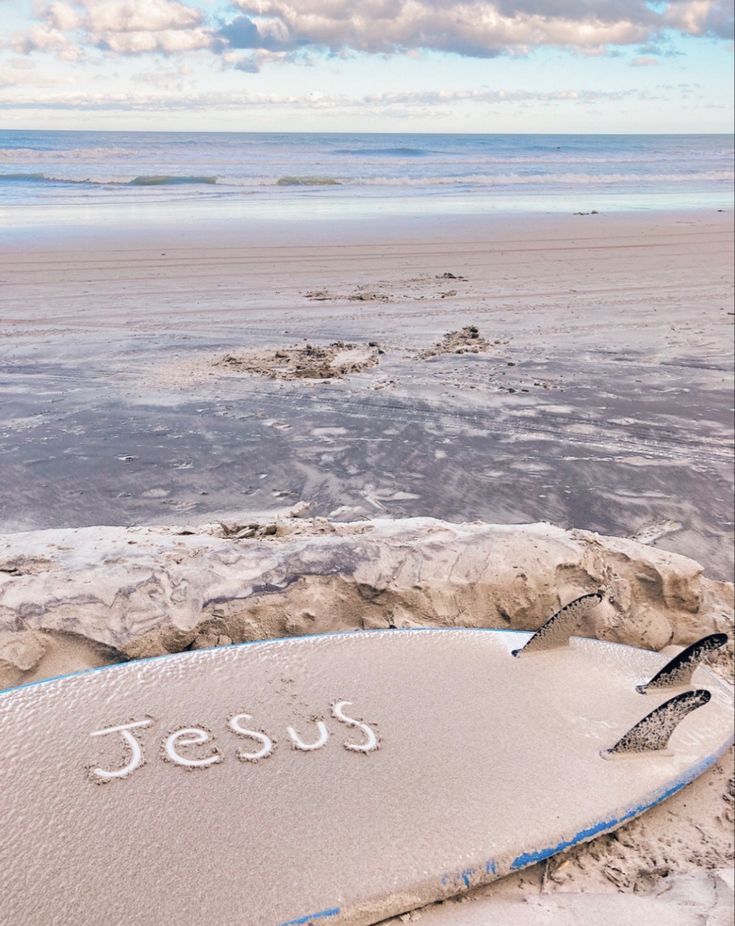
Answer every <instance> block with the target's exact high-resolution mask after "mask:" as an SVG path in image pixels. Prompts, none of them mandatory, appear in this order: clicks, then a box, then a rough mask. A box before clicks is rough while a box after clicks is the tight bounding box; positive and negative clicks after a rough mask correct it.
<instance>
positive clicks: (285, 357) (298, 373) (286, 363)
mask: <svg viewBox="0 0 735 926" xmlns="http://www.w3.org/2000/svg"><path fill="white" fill-rule="evenodd" d="M377 363H378V350H377V348H375V347H371V346H368V347H362V346H359V345H357V344H346V343H345V342H344V341H335V342H334V343H333V344H327V345H326V346H315V345H313V344H305V345H304V346H303V347H283V348H278V349H276V350H249V351H242V352H241V353H238V354H226V355H225V356H224V357H221V358H219V359H218V360H215V361H214V366H215V367H217V368H218V369H219V370H226V371H228V372H233V373H255V374H257V375H258V376H266V377H268V378H269V379H286V380H293V379H343V378H344V377H345V376H348V375H349V374H350V373H360V372H362V371H363V370H366V369H368V367H372V366H375V365H376V364H377Z"/></svg>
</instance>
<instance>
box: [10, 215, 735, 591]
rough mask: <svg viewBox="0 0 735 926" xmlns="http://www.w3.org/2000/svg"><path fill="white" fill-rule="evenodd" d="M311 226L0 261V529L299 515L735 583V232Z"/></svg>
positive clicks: (148, 236)
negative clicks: (562, 551)
mask: <svg viewBox="0 0 735 926" xmlns="http://www.w3.org/2000/svg"><path fill="white" fill-rule="evenodd" d="M312 231H313V234H312V235H311V236H310V237H308V238H307V237H306V236H305V233H304V232H303V230H302V231H298V229H296V228H291V229H286V230H284V229H283V228H281V227H280V226H279V227H278V229H275V228H274V231H273V232H272V233H269V232H268V230H267V229H263V228H260V229H259V231H258V232H257V234H256V232H255V231H253V232H252V234H251V235H250V237H248V236H247V234H246V229H245V227H244V226H237V227H236V228H234V229H233V228H225V227H223V228H222V229H221V230H220V231H219V232H217V231H216V230H212V231H211V233H208V234H206V235H205V234H204V233H203V232H202V231H201V230H198V229H196V228H182V229H181V231H180V232H179V233H177V234H176V235H175V236H172V237H169V238H167V237H165V236H164V237H163V238H162V237H161V235H160V234H158V233H157V234H158V237H156V236H155V235H154V234H153V232H150V233H146V232H145V231H144V230H142V231H141V232H140V233H139V234H138V235H137V236H136V237H128V236H126V233H125V232H124V231H123V230H119V231H117V232H116V233H115V235H114V237H113V235H112V233H111V232H110V233H105V231H104V230H100V235H99V236H98V238H97V239H96V240H94V241H89V240H88V241H85V242H84V243H83V245H79V246H77V244H76V243H75V239H74V234H73V230H70V233H69V235H68V236H67V237H66V238H65V239H64V241H63V242H57V244H56V246H55V247H52V246H51V245H50V244H49V243H48V242H46V243H45V244H43V246H41V245H34V243H33V242H26V243H25V246H24V249H23V252H22V253H16V252H14V251H13V250H12V249H11V248H7V249H5V251H4V252H3V253H0V284H1V286H0V369H1V370H2V376H0V403H2V405H3V416H2V417H3V421H2V426H1V427H0V454H2V456H3V477H4V478H3V480H2V482H1V483H0V532H2V531H15V530H34V529H38V528H48V527H83V526H93V525H97V524H110V525H125V526H127V525H130V524H155V523H161V524H165V523H168V524H170V523H172V522H176V521H179V520H181V519H182V518H185V519H186V520H193V519H198V520H207V519H211V518H212V516H213V515H219V516H222V517H226V516H227V515H228V514H229V513H231V512H238V513H239V512H243V511H252V510H256V511H262V510H266V509H268V508H270V507H273V505H274V503H276V504H290V503H294V502H296V501H302V502H304V503H305V504H308V505H310V506H311V507H310V512H311V514H313V515H317V516H322V517H330V518H332V519H337V520H342V521H351V520H361V519H364V518H372V517H393V518H402V517H414V516H432V517H437V518H441V519H445V520H450V521H457V522H459V521H468V520H475V519H479V520H482V521H486V522H488V523H532V522H536V521H550V522H552V523H554V524H559V525H560V526H562V527H568V528H570V527H576V528H583V529H587V530H593V531H597V532H599V533H604V534H608V535H613V536H618V537H635V538H636V539H638V540H641V541H643V542H646V543H650V544H652V545H654V546H657V547H659V548H662V549H669V550H672V551H674V552H678V553H683V554H684V555H687V556H690V557H692V558H693V559H696V560H697V561H698V562H701V563H703V564H704V566H705V569H706V572H707V574H708V575H711V576H714V577H718V578H725V579H730V578H731V575H732V571H731V570H732V544H731V540H730V534H731V530H732V523H731V509H732V488H733V473H732V465H731V459H730V446H731V442H732V430H733V429H732V413H731V408H732V376H731V365H732V348H733V338H732V332H733V314H732V309H733V307H732V274H733V268H732V232H733V219H732V214H724V213H723V214H718V213H712V214H705V213H701V214H700V213H689V214H664V213H662V214H649V215H589V216H571V215H570V216H545V215H538V216H533V217H530V216H529V217H518V216H516V217H503V216H494V217H487V218H486V219H481V217H474V218H473V217H462V218H461V220H460V219H456V220H453V219H452V218H451V217H450V218H448V219H447V220H446V221H442V222H431V221H420V222H419V221H414V222H411V221H409V220H405V221H398V220H396V221H395V222H391V223H387V222H384V221H383V222H380V223H373V224H371V223H363V224H360V225H350V226H339V225H332V224H331V223H325V224H324V225H323V226H319V230H318V232H317V230H316V229H313V230H312ZM169 234H171V233H169ZM475 333H476V335H477V336H476V337H475V336H474V334H475ZM340 342H341V343H342V344H343V345H345V347H343V348H338V347H336V346H335V345H338V344H339V343H340ZM347 345H350V346H349V347H347ZM309 348H310V350H309ZM340 354H341V356H340ZM228 357H229V358H233V359H232V360H231V361H227V362H223V360H224V358H228Z"/></svg>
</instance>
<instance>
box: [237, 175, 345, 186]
mask: <svg viewBox="0 0 735 926" xmlns="http://www.w3.org/2000/svg"><path fill="white" fill-rule="evenodd" d="M223 182H225V183H226V182H227V181H223ZM342 183H343V181H342V180H337V179H336V178H335V177H279V178H278V180H276V186H340V185H341V184H342Z"/></svg>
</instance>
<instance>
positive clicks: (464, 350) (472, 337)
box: [419, 325, 490, 360]
mask: <svg viewBox="0 0 735 926" xmlns="http://www.w3.org/2000/svg"><path fill="white" fill-rule="evenodd" d="M489 347H490V342H489V341H487V340H486V339H485V338H483V337H481V336H480V330H479V328H477V327H476V326H475V325H467V326H466V327H464V328H460V329H459V330H458V331H448V332H447V333H446V334H445V335H444V337H443V338H442V339H441V341H439V342H438V343H437V344H435V345H434V346H433V347H430V348H428V350H424V351H421V353H420V354H419V357H421V358H422V359H424V360H428V359H429V358H430V357H438V356H440V355H441V354H479V353H480V352H481V351H484V350H487V349H488V348H489Z"/></svg>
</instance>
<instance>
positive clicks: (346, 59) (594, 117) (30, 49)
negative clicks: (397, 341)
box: [0, 0, 733, 133]
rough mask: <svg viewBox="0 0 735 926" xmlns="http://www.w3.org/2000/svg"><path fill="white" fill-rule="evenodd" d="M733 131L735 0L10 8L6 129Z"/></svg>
mask: <svg viewBox="0 0 735 926" xmlns="http://www.w3.org/2000/svg"><path fill="white" fill-rule="evenodd" d="M732 122H733V3H732V0H0V128H8V129H12V128H19V129H95V130H160V131H162V130H169V131H177V130H180V131H315V132H316V131H332V132H341V131H344V132H356V131H365V132H411V131H415V132H477V133H481V132H611V133H617V132H632V133H638V132H730V131H732Z"/></svg>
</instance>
